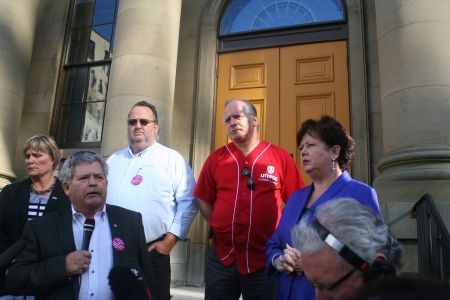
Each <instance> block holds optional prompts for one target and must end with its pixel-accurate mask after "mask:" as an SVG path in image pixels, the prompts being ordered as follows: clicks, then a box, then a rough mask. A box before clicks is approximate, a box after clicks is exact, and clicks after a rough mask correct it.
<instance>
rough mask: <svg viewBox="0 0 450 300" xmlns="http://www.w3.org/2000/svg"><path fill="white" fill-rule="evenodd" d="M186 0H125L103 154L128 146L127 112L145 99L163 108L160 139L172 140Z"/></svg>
mask: <svg viewBox="0 0 450 300" xmlns="http://www.w3.org/2000/svg"><path fill="white" fill-rule="evenodd" d="M181 2H182V1H181V0H166V1H139V0H127V1H120V4H119V9H118V18H117V30H116V37H115V47H114V53H113V60H112V66H111V74H110V80H109V89H108V99H107V104H106V114H105V122H104V129H103V139H102V154H103V155H104V156H109V155H111V154H112V153H113V152H114V151H115V150H117V149H120V148H123V147H125V146H126V145H127V131H126V129H127V126H126V118H127V113H128V111H129V109H130V108H131V106H132V105H133V104H134V103H136V102H137V101H140V100H147V101H150V102H151V103H153V104H154V105H155V106H156V108H157V110H158V119H159V123H160V142H161V143H162V144H166V145H167V144H169V143H170V132H171V124H172V106H173V96H174V91H175V75H176V66H177V51H178V35H179V27H180V15H181Z"/></svg>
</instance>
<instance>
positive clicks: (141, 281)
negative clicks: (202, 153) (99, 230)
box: [108, 257, 152, 300]
mask: <svg viewBox="0 0 450 300" xmlns="http://www.w3.org/2000/svg"><path fill="white" fill-rule="evenodd" d="M108 280H109V286H110V287H111V290H112V292H113V294H114V298H115V299H117V300H128V299H133V300H151V299H152V297H151V295H150V289H149V288H148V287H147V282H146V280H145V278H144V274H143V272H142V269H141V267H140V265H139V263H138V262H137V259H136V258H134V257H129V258H126V259H125V260H124V261H123V262H121V264H120V265H117V266H115V267H112V268H111V270H110V271H109V275H108Z"/></svg>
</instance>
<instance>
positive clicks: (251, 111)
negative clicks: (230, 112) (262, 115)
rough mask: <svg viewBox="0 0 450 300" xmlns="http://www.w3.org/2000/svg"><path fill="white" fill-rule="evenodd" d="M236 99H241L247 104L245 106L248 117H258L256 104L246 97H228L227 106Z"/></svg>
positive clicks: (240, 100)
mask: <svg viewBox="0 0 450 300" xmlns="http://www.w3.org/2000/svg"><path fill="white" fill-rule="evenodd" d="M235 101H239V102H243V103H244V104H245V108H244V114H245V115H246V116H247V117H257V112H256V107H255V105H253V103H252V102H251V101H249V100H244V99H228V100H227V101H225V107H226V106H227V105H228V104H230V103H231V102H235Z"/></svg>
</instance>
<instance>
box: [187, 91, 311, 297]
mask: <svg viewBox="0 0 450 300" xmlns="http://www.w3.org/2000/svg"><path fill="white" fill-rule="evenodd" d="M224 122H225V125H226V128H227V131H228V136H229V138H230V139H231V141H232V142H231V143H229V144H228V145H225V146H223V147H221V148H219V149H217V150H216V151H214V152H213V153H212V154H211V155H210V156H209V157H208V159H207V160H206V162H205V164H204V166H203V168H202V171H201V173H200V176H199V179H198V182H197V186H196V188H195V191H194V195H195V196H196V197H197V198H198V199H199V204H200V212H201V213H202V215H203V217H204V218H205V219H206V220H207V221H208V222H209V225H210V226H211V228H212V231H213V235H214V240H213V245H212V246H211V248H210V251H209V254H208V262H207V266H206V274H205V278H206V279H205V283H206V288H205V299H206V300H211V299H227V300H232V299H239V297H240V295H241V294H242V295H243V298H244V299H258V300H263V299H275V281H274V280H273V279H272V278H269V277H267V276H266V274H265V271H264V268H265V256H264V245H265V243H266V241H267V240H268V239H269V237H270V236H271V235H272V233H273V232H274V230H275V228H276V226H277V225H278V221H279V219H280V216H281V212H282V202H286V201H287V199H288V197H289V196H290V194H291V193H292V192H294V191H295V190H297V189H299V188H301V187H303V186H304V184H303V181H302V178H301V176H300V174H299V172H298V169H297V166H296V165H295V162H294V160H293V159H292V157H291V156H290V155H289V153H288V152H287V151H286V150H284V149H282V148H280V147H278V146H275V145H272V144H270V143H268V142H265V141H260V140H259V135H258V119H257V116H256V109H255V107H254V105H253V104H252V103H251V102H249V101H245V100H228V101H227V102H226V103H225V110H224Z"/></svg>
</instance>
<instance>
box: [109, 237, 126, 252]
mask: <svg viewBox="0 0 450 300" xmlns="http://www.w3.org/2000/svg"><path fill="white" fill-rule="evenodd" d="M112 244H113V247H114V249H116V250H117V251H123V250H125V243H124V242H123V241H122V239H121V238H118V237H115V238H113V240H112Z"/></svg>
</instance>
